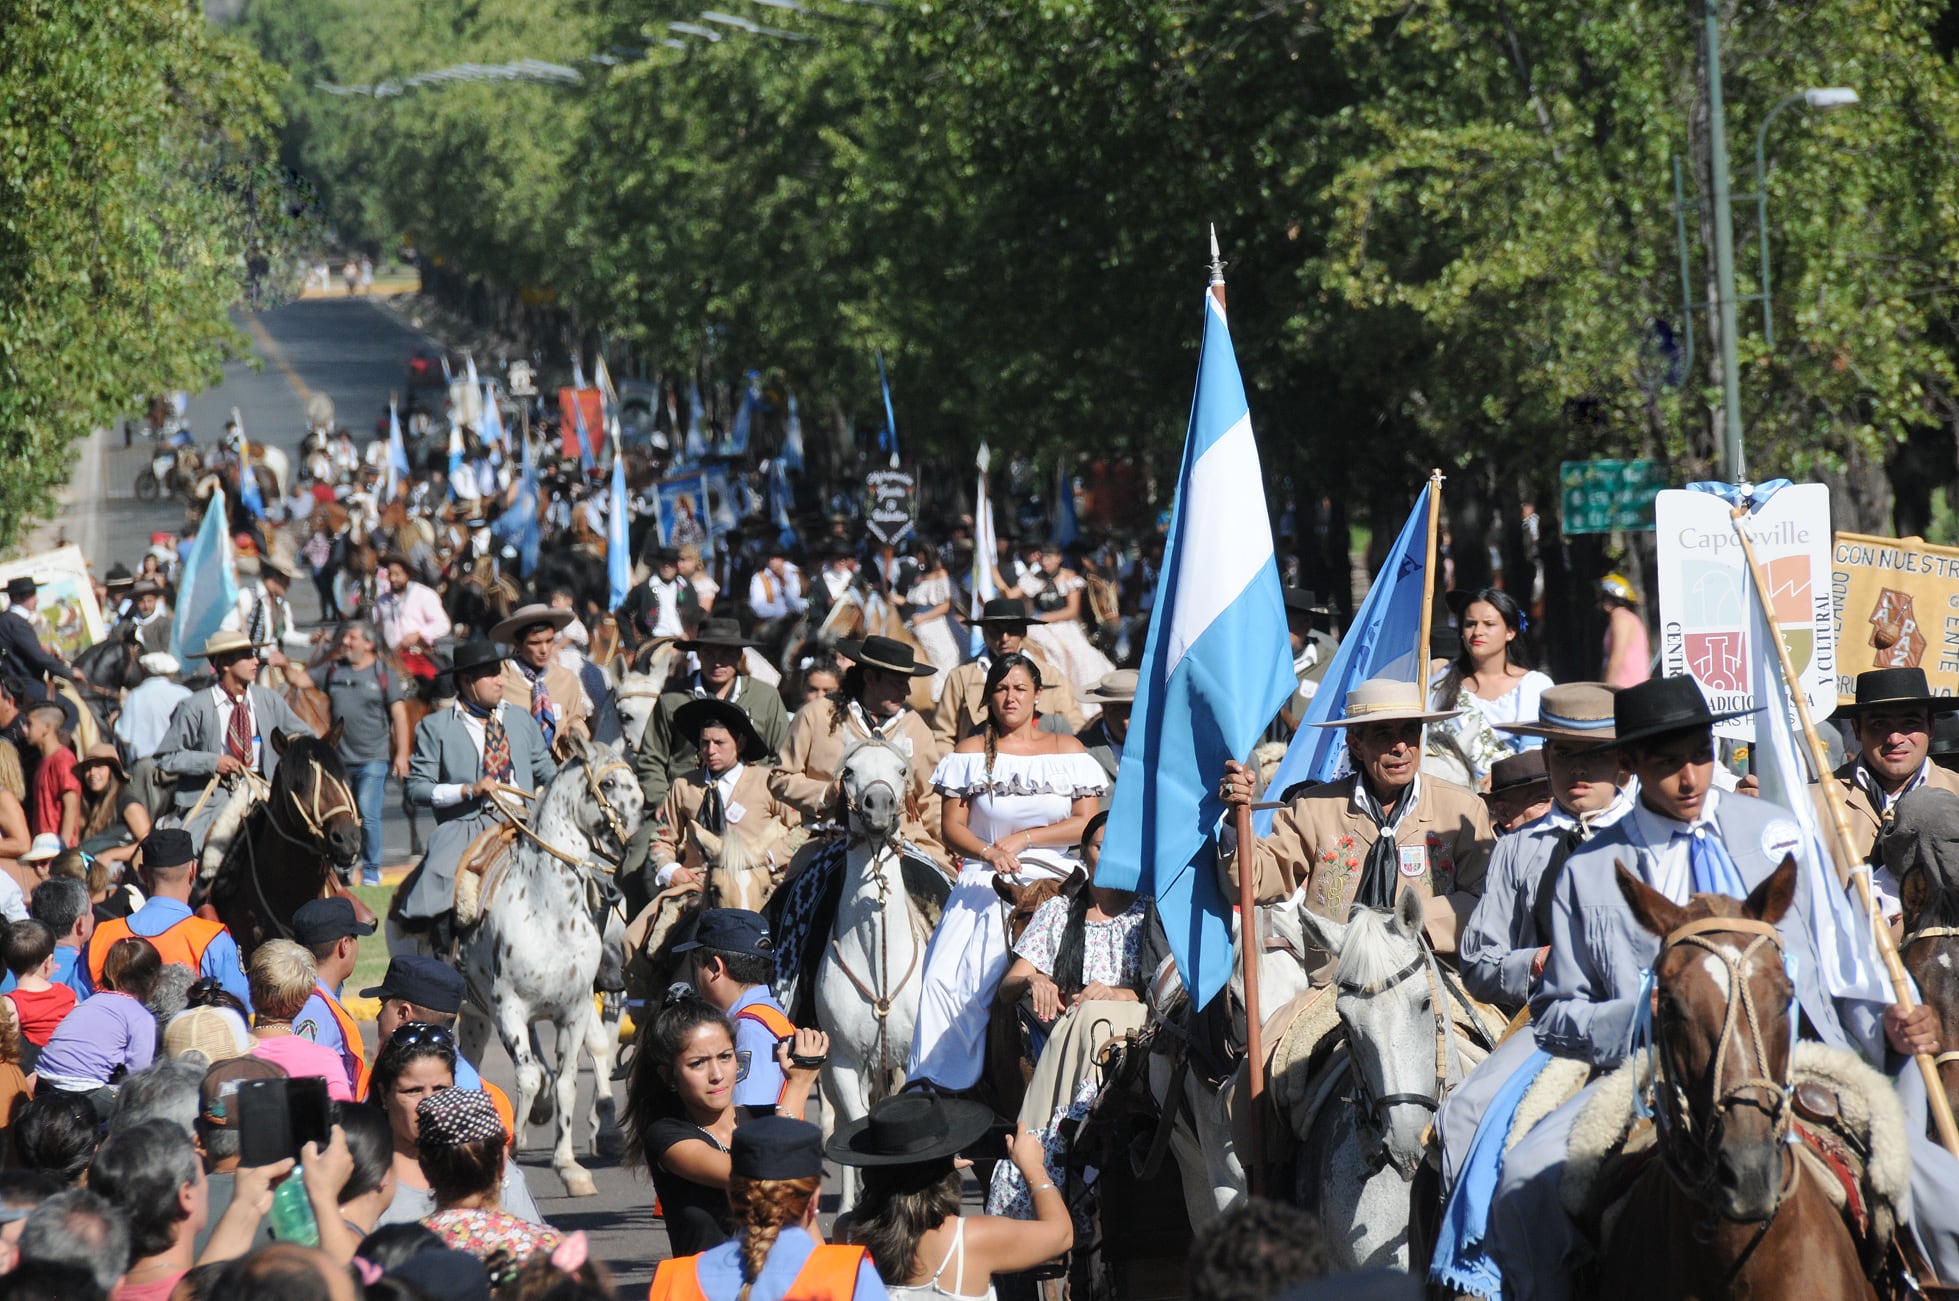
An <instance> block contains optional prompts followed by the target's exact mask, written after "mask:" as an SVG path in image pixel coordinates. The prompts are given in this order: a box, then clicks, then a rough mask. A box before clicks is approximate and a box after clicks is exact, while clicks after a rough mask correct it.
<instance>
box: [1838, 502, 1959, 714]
mask: <svg viewBox="0 0 1959 1301" xmlns="http://www.w3.org/2000/svg"><path fill="white" fill-rule="evenodd" d="M1832 559H1833V560H1834V562H1835V563H1833V564H1832V565H1831V566H1830V594H1831V599H1832V602H1833V604H1834V608H1835V610H1836V616H1837V627H1839V628H1841V629H1842V630H1843V634H1844V636H1843V644H1842V646H1841V647H1839V649H1838V654H1837V691H1838V693H1839V694H1841V695H1845V696H1848V695H1852V694H1854V691H1855V684H1856V681H1857V675H1858V674H1859V673H1864V672H1868V671H1869V670H1871V669H1906V668H1921V669H1924V670H1925V678H1926V681H1928V682H1929V683H1931V686H1932V690H1933V692H1935V693H1937V694H1939V695H1956V694H1959V548H1953V547H1939V546H1933V545H1932V544H1931V543H1929V542H1926V541H1924V540H1923V539H1921V538H1874V537H1867V536H1865V535H1864V534H1862V533H1839V534H1837V539H1836V547H1835V549H1834V550H1833V552H1832Z"/></svg>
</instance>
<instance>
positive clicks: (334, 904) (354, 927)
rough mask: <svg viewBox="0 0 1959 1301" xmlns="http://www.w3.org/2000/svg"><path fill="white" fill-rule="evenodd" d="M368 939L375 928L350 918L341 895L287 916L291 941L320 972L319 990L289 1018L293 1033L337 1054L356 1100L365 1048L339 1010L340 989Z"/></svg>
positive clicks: (363, 1086)
mask: <svg viewBox="0 0 1959 1301" xmlns="http://www.w3.org/2000/svg"><path fill="white" fill-rule="evenodd" d="M372 934H374V923H373V922H363V921H361V920H360V919H359V918H358V917H356V916H354V905H353V903H352V902H351V901H349V900H348V899H347V898H346V897H345V896H344V895H336V896H334V897H333V898H331V899H309V900H307V901H306V902H305V903H303V904H301V905H300V906H299V911H297V912H295V913H294V914H293V917H292V937H293V940H294V941H295V942H296V943H299V944H303V945H305V946H306V948H307V949H308V950H309V951H310V952H311V953H312V955H313V965H314V966H315V967H316V968H318V971H319V988H317V989H315V990H314V991H313V996H312V997H311V998H309V999H307V1000H306V1005H305V1006H304V1007H302V1008H300V1009H299V1015H298V1016H296V1017H294V1018H293V1023H292V1032H293V1033H294V1034H296V1035H298V1036H300V1037H301V1038H302V1039H311V1040H312V1041H313V1042H314V1043H317V1044H324V1045H325V1046H326V1047H328V1048H331V1049H333V1050H334V1051H335V1052H337V1053H339V1054H340V1064H341V1065H342V1066H344V1067H346V1068H347V1079H348V1080H349V1081H350V1082H351V1083H352V1084H353V1086H354V1096H355V1097H356V1098H364V1097H366V1096H367V1060H366V1058H365V1057H364V1056H363V1055H362V1052H361V1050H362V1048H363V1047H364V1046H365V1045H364V1044H363V1043H362V1041H361V1032H360V1027H359V1026H358V1025H356V1024H355V1023H354V1018H353V1017H352V1016H351V1015H350V1014H349V1013H348V1011H347V1009H346V1008H344V1007H342V1006H341V1005H340V986H341V985H342V984H343V983H345V981H346V979H347V977H349V976H351V975H353V974H354V964H355V963H356V962H358V961H360V952H361V937H362V936H364V935H372Z"/></svg>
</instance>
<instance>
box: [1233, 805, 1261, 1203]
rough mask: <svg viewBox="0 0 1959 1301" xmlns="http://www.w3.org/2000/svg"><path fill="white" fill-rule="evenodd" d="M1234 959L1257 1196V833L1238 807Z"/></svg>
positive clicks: (1248, 1173) (1249, 1170)
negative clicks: (1241, 995)
mask: <svg viewBox="0 0 1959 1301" xmlns="http://www.w3.org/2000/svg"><path fill="white" fill-rule="evenodd" d="M1237 831H1238V959H1239V961H1240V962H1241V963H1243V964H1244V973H1245V1070H1246V1073H1245V1078H1246V1082H1247V1084H1248V1085H1249V1094H1250V1101H1249V1102H1248V1104H1247V1107H1248V1112H1249V1114H1247V1115H1246V1117H1245V1134H1246V1137H1247V1140H1248V1141H1247V1143H1246V1148H1247V1150H1246V1152H1245V1161H1244V1165H1245V1181H1246V1185H1247V1186H1248V1187H1249V1188H1250V1189H1251V1191H1252V1194H1253V1195H1254V1196H1257V1195H1258V1194H1259V1193H1260V1191H1261V1190H1262V1188H1263V1185H1264V1181H1265V1135H1264V1133H1263V1129H1264V1127H1263V1125H1262V1124H1261V1123H1260V1121H1259V1113H1260V1111H1261V1110H1262V1109H1263V1108H1264V1105H1265V1027H1264V1024H1263V1020H1262V1017H1263V1013H1262V1011H1261V1009H1260V1006H1259V998H1258V955H1259V954H1260V953H1261V952H1262V951H1263V950H1262V949H1261V947H1260V943H1259V934H1258V905H1257V904H1256V902H1254V897H1253V889H1252V887H1253V885H1254V883H1255V880H1256V878H1257V876H1258V866H1257V854H1256V852H1255V851H1256V849H1257V845H1258V839H1257V836H1258V833H1257V832H1255V831H1253V830H1252V809H1251V806H1250V805H1249V804H1241V805H1239V806H1238V816H1237Z"/></svg>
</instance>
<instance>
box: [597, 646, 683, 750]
mask: <svg viewBox="0 0 1959 1301" xmlns="http://www.w3.org/2000/svg"><path fill="white" fill-rule="evenodd" d="M654 656H655V660H656V663H655V664H654V665H653V666H652V667H651V669H650V671H649V672H646V673H631V672H629V673H624V674H621V675H620V678H619V686H618V688H617V689H616V690H615V691H614V692H613V693H612V703H613V707H614V708H615V709H617V710H618V711H619V731H620V733H621V734H622V735H623V736H624V737H625V738H626V744H627V745H629V746H631V747H632V750H633V753H635V754H637V753H639V745H640V740H641V739H642V738H643V737H644V736H645V735H646V725H647V724H648V723H650V722H652V721H653V711H654V710H656V709H658V708H659V707H660V687H661V684H663V683H664V682H666V680H667V667H668V665H669V664H670V663H671V662H672V659H673V644H672V643H671V642H669V643H667V644H666V645H665V646H663V647H661V648H660V649H659V650H657V651H655V652H654ZM619 662H620V663H622V664H623V663H624V662H625V661H624V660H621V661H619Z"/></svg>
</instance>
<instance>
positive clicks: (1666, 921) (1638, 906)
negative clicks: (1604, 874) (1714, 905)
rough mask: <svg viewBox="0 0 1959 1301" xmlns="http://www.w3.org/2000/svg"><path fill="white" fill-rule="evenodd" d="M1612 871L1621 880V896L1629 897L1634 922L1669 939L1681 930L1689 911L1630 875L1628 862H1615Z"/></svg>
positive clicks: (1627, 901)
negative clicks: (1669, 936)
mask: <svg viewBox="0 0 1959 1301" xmlns="http://www.w3.org/2000/svg"><path fill="white" fill-rule="evenodd" d="M1612 870H1613V871H1614V872H1615V873H1617V874H1618V877H1619V893H1620V894H1622V895H1624V896H1625V897H1626V903H1627V904H1628V905H1629V906H1630V907H1631V908H1632V914H1633V917H1634V919H1635V920H1636V921H1638V922H1639V924H1640V925H1641V926H1643V927H1645V928H1646V929H1647V930H1649V931H1651V932H1652V933H1653V934H1655V935H1658V936H1661V937H1665V936H1667V935H1671V934H1672V933H1673V932H1674V931H1676V930H1678V929H1679V927H1680V923H1681V922H1683V921H1685V920H1686V918H1687V910H1686V909H1684V908H1682V907H1680V906H1679V905H1678V904H1676V903H1674V902H1673V900H1671V899H1669V898H1667V897H1666V896H1665V895H1663V894H1661V893H1660V892H1659V891H1658V890H1655V889H1654V888H1653V887H1652V886H1650V885H1648V884H1646V883H1645V882H1644V881H1642V880H1640V879H1639V878H1638V877H1636V876H1634V875H1633V874H1632V873H1631V872H1628V871H1627V870H1626V865H1625V864H1624V863H1614V864H1613V865H1612Z"/></svg>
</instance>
